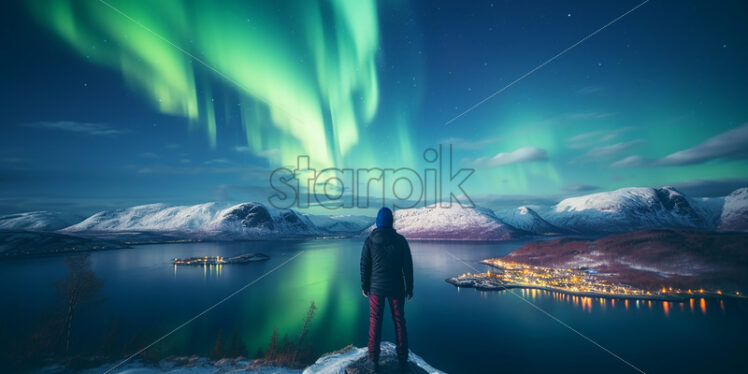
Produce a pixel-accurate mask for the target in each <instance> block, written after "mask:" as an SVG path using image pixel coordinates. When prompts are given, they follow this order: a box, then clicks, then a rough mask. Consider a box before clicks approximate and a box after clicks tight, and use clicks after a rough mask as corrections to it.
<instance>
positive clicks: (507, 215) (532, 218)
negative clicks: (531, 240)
mask: <svg viewBox="0 0 748 374" xmlns="http://www.w3.org/2000/svg"><path fill="white" fill-rule="evenodd" d="M496 216H497V217H499V218H500V219H501V220H502V221H504V222H506V223H507V224H509V225H511V226H514V227H515V228H518V229H520V230H524V231H527V232H530V233H533V234H558V233H563V232H564V231H565V230H563V229H561V228H559V227H556V226H554V225H552V224H550V223H549V222H548V221H546V220H545V219H543V217H541V216H540V215H539V214H538V213H537V212H536V211H534V210H533V209H532V208H530V207H527V206H521V207H519V208H516V209H511V210H504V211H501V212H496Z"/></svg>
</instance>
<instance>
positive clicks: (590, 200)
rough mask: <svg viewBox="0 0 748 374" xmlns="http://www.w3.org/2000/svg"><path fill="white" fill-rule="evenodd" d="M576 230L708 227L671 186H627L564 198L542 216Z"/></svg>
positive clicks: (685, 199)
mask: <svg viewBox="0 0 748 374" xmlns="http://www.w3.org/2000/svg"><path fill="white" fill-rule="evenodd" d="M545 219H546V220H547V221H548V222H550V223H551V224H553V225H555V226H558V227H561V228H564V229H567V230H571V231H577V232H585V233H589V232H591V233H594V232H601V233H604V232H608V233H613V232H629V231H635V230H639V229H645V228H702V229H708V228H712V227H710V225H709V223H708V222H707V220H706V219H705V217H703V216H702V214H700V213H699V212H698V211H697V209H694V207H693V206H692V203H691V201H690V199H688V198H687V197H686V196H685V195H683V194H681V193H680V192H679V191H677V190H676V189H675V188H673V187H663V188H649V187H629V188H622V189H619V190H615V191H610V192H600V193H594V194H591V195H585V196H579V197H572V198H568V199H564V200H562V201H561V202H559V203H558V204H556V206H554V207H553V208H552V209H551V210H549V211H548V212H547V214H546V216H545Z"/></svg>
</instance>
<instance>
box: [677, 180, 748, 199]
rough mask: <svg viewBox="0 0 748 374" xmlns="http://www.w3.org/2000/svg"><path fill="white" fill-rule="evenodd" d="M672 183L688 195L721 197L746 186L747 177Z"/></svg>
mask: <svg viewBox="0 0 748 374" xmlns="http://www.w3.org/2000/svg"><path fill="white" fill-rule="evenodd" d="M672 185H673V186H674V187H675V188H677V189H678V190H680V191H681V192H683V193H684V194H686V195H688V196H693V197H721V196H726V195H729V194H730V193H731V192H732V191H735V190H737V189H738V188H742V187H748V178H723V179H693V180H689V181H684V182H678V183H672Z"/></svg>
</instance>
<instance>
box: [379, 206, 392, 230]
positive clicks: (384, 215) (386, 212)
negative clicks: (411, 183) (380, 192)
mask: <svg viewBox="0 0 748 374" xmlns="http://www.w3.org/2000/svg"><path fill="white" fill-rule="evenodd" d="M377 227H392V211H391V210H390V209H389V208H382V209H379V213H377Z"/></svg>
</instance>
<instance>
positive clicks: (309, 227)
mask: <svg viewBox="0 0 748 374" xmlns="http://www.w3.org/2000/svg"><path fill="white" fill-rule="evenodd" d="M63 231H64V232H67V233H117V232H180V233H183V234H186V235H191V236H198V237H203V238H204V237H210V238H219V239H231V238H254V237H265V236H273V235H281V234H282V235H321V234H324V233H323V232H322V231H321V230H319V229H318V228H317V227H316V226H315V225H314V223H312V222H311V221H310V220H309V218H308V217H305V216H304V215H302V214H299V213H297V212H295V211H293V210H285V209H284V210H280V209H268V208H267V207H265V206H264V205H263V204H260V203H242V204H238V205H234V206H230V207H227V208H225V207H222V206H220V205H219V204H216V203H206V204H199V205H190V206H167V205H164V204H150V205H141V206H136V207H132V208H127V209H118V210H112V211H104V212H99V213H96V214H94V215H93V216H91V217H89V218H87V219H86V220H84V221H82V222H80V223H78V224H75V225H72V226H70V227H67V228H65V229H64V230H63Z"/></svg>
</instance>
